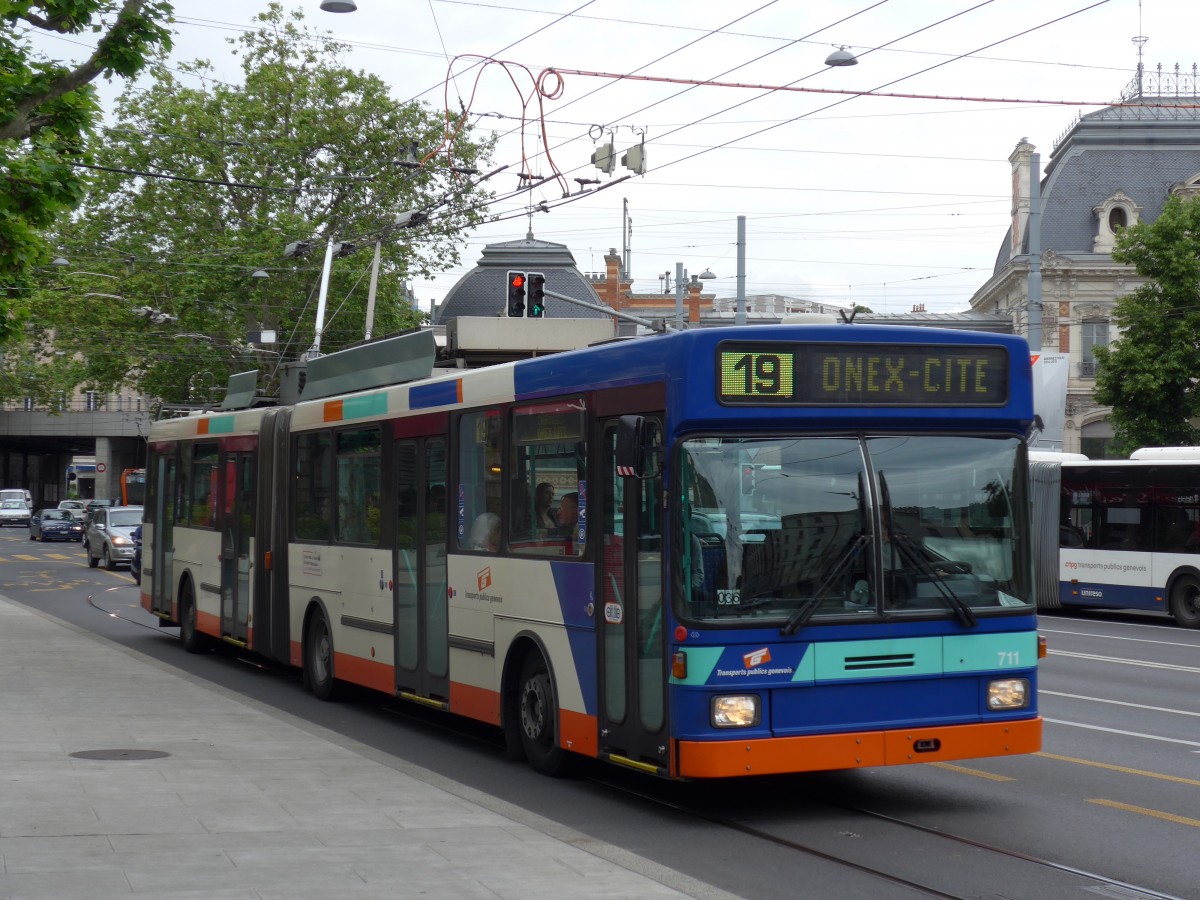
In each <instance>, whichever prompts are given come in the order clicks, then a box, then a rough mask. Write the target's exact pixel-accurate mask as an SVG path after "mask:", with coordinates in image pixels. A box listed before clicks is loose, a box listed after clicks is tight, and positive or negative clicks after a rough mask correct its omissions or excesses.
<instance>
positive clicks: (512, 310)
mask: <svg viewBox="0 0 1200 900" xmlns="http://www.w3.org/2000/svg"><path fill="white" fill-rule="evenodd" d="M508 316H509V318H510V319H523V318H525V273H524V272H509V273H508Z"/></svg>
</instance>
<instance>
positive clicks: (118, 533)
mask: <svg viewBox="0 0 1200 900" xmlns="http://www.w3.org/2000/svg"><path fill="white" fill-rule="evenodd" d="M141 524H142V507H140V506H102V507H97V508H94V509H93V511H92V515H91V518H90V519H89V520H88V524H87V532H86V533H85V534H84V537H83V549H84V550H86V551H87V558H88V565H89V566H91V567H92V568H93V569H94V568H96V566H98V565H100V563H102V562H103V563H104V568H106V569H108V570H110V571H111V570H113V569H115V568H116V567H117V565H118V564H120V563H125V564H126V565H128V564H129V563H131V562H132V561H133V550H134V543H133V537H132V535H133V529H135V528H137V527H138V526H139V525H141Z"/></svg>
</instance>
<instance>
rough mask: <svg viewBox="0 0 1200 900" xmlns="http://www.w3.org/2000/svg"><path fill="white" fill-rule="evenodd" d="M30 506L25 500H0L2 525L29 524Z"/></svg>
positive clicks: (0, 520)
mask: <svg viewBox="0 0 1200 900" xmlns="http://www.w3.org/2000/svg"><path fill="white" fill-rule="evenodd" d="M28 524H29V507H28V506H26V505H25V501H24V500H0V525H28Z"/></svg>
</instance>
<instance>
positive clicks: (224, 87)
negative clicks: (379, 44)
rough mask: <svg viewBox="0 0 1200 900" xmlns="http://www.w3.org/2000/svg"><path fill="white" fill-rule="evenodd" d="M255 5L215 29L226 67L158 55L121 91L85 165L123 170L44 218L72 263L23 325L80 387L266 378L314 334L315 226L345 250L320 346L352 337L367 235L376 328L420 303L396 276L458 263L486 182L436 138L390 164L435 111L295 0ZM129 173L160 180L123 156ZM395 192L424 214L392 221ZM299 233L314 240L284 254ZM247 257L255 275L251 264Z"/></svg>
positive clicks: (179, 387) (197, 385) (471, 160)
mask: <svg viewBox="0 0 1200 900" xmlns="http://www.w3.org/2000/svg"><path fill="white" fill-rule="evenodd" d="M259 22H260V24H261V27H260V28H259V30H257V31H254V32H250V33H247V34H245V35H242V36H240V37H238V38H237V39H231V40H230V44H231V45H232V46H233V48H234V53H235V55H237V56H238V57H240V60H241V63H242V68H243V72H244V80H243V83H242V84H240V85H230V84H224V83H221V82H218V81H215V80H213V79H212V75H211V68H210V66H209V65H208V64H207V63H206V62H204V61H196V62H193V63H191V64H184V65H182V66H178V67H177V68H179V69H181V70H182V71H183V72H185V73H186V76H176V75H173V74H172V73H170V72H168V71H165V70H155V71H153V73H152V75H153V83H152V84H150V85H149V86H148V87H145V88H129V89H127V90H126V92H125V93H124V94H123V95H122V97H121V99H120V101H119V103H118V107H117V109H116V111H115V120H116V121H115V124H114V125H113V127H112V128H110V129H108V130H107V132H106V133H105V134H104V135H103V136H101V137H99V138H98V139H97V140H96V141H95V142H94V145H93V148H92V149H93V152H94V154H95V156H96V159H97V162H98V163H101V164H102V165H104V166H106V167H108V168H111V169H118V170H127V171H124V172H121V171H103V172H98V173H97V174H96V175H95V176H94V178H93V183H92V186H91V190H90V191H89V194H88V197H87V200H86V202H85V204H84V205H83V207H82V208H81V210H80V212H79V213H78V214H77V215H76V216H75V217H74V218H73V219H72V220H71V221H70V222H69V223H67V224H65V225H64V226H63V227H62V228H61V229H60V232H59V235H58V238H59V242H60V246H62V247H63V248H64V252H66V255H67V256H68V257H69V258H70V259H71V261H72V269H78V270H84V271H81V272H76V273H75V274H68V273H69V272H71V270H67V272H60V273H55V276H53V277H54V278H55V279H56V284H55V285H53V287H55V288H64V289H63V290H45V291H43V292H41V294H40V295H39V297H38V300H39V302H41V303H42V304H43V315H42V316H40V317H39V321H40V322H43V323H44V328H43V330H42V331H40V332H38V333H37V334H34V333H33V332H31V338H30V339H31V342H32V341H35V340H42V341H45V342H46V343H45V344H44V345H43V346H46V347H48V346H49V341H50V340H51V339H53V345H54V346H55V347H56V348H57V349H58V350H60V351H62V350H66V351H67V357H66V358H70V359H75V358H76V356H77V355H78V357H81V358H82V359H83V360H84V370H83V372H82V382H81V384H83V385H86V386H89V387H93V388H95V389H98V390H100V391H101V392H102V393H107V392H110V391H113V390H115V389H116V388H117V387H118V386H125V387H127V388H130V389H134V390H138V391H141V392H143V393H146V394H149V395H151V396H154V397H159V398H161V399H163V400H164V401H166V402H188V401H195V400H196V399H199V397H198V394H199V395H201V396H203V395H206V394H207V392H208V389H209V387H210V386H211V385H214V384H215V386H216V387H217V389H218V391H219V390H220V389H222V388H223V387H224V385H225V382H226V380H227V378H228V376H229V375H230V374H233V373H236V372H244V371H248V370H249V369H253V368H259V369H260V371H261V372H262V376H261V377H260V380H259V384H260V386H265V387H268V388H269V387H271V386H272V385H271V379H272V377H273V376H276V374H277V368H278V364H279V362H280V360H281V359H282V358H289V359H294V358H296V357H297V356H298V355H299V354H300V353H301V352H303V351H305V350H307V349H308V348H309V347H310V346H311V345H312V343H313V341H314V336H315V334H314V333H315V326H316V321H315V320H316V316H315V312H316V306H317V296H318V288H319V283H320V275H321V270H322V266H323V262H324V251H325V245H326V241H327V240H328V239H329V238H332V239H333V240H335V241H340V242H353V243H355V244H356V245H357V247H358V248H359V250H358V251H357V252H356V253H354V254H353V255H350V256H347V257H345V258H339V259H335V260H334V262H333V265H332V267H331V280H330V285H329V289H328V301H327V311H326V314H325V321H324V331H323V333H322V336H321V337H322V341H321V348H320V349H321V351H322V352H326V353H328V352H333V351H335V350H338V349H341V348H342V347H344V346H347V345H350V344H353V343H356V342H359V341H361V340H362V338H363V334H364V330H365V321H366V303H367V293H368V291H367V288H368V284H369V280H370V274H369V273H370V269H371V263H372V255H373V250H374V245H375V242H376V241H377V240H380V242H381V265H380V273H379V281H378V292H377V296H376V304H375V313H374V323H373V328H372V334H373V335H374V336H382V335H386V334H389V333H394V332H396V331H399V330H403V329H405V328H410V327H413V326H415V325H417V324H419V323H420V322H421V321H422V320H423V316H422V315H421V314H420V313H419V312H417V311H416V310H414V309H413V308H412V306H411V305H410V303H409V298H408V294H407V290H406V287H405V282H406V281H407V280H408V279H410V278H414V277H426V276H428V275H429V274H430V273H433V272H435V271H441V270H444V269H446V268H450V267H452V266H454V265H456V264H458V263H459V262H460V257H459V249H458V248H459V246H460V243H459V242H460V235H461V233H462V232H463V231H464V230H465V229H468V228H470V227H471V226H473V225H475V224H477V223H478V222H480V221H482V219H483V217H484V212H483V210H484V209H485V206H486V200H487V196H488V195H487V194H486V193H485V192H484V191H483V190H482V189H481V188H479V187H477V186H473V185H472V184H471V183H470V180H469V179H466V178H463V177H461V176H458V175H455V174H453V173H451V172H450V171H449V167H450V165H451V161H450V158H449V156H448V154H447V153H446V152H445V151H443V152H442V153H440V154H439V155H437V156H434V157H432V158H430V159H428V160H427V161H426V164H425V165H424V166H423V167H422V168H420V169H415V170H414V169H406V168H403V167H401V166H397V165H395V164H393V160H394V159H396V158H397V157H398V156H399V155H400V151H399V148H400V146H401V145H403V144H407V143H408V142H411V141H415V142H416V143H417V145H418V147H421V148H424V149H425V150H426V151H428V150H431V149H433V148H436V147H438V146H439V144H440V143H441V141H442V136H443V133H444V131H445V127H446V126H445V122H444V117H443V115H442V114H441V113H440V112H439V111H435V110H432V109H430V108H428V107H426V106H423V105H420V104H417V103H409V104H403V105H402V104H399V103H397V102H396V101H395V100H393V99H392V97H391V96H390V95H389V90H388V86H387V85H386V84H385V83H384V82H383V81H382V80H380V79H379V78H377V77H375V76H373V75H369V74H366V73H364V72H361V71H354V70H351V69H349V68H347V67H346V66H345V65H344V64H343V63H342V57H343V56H344V55H345V52H346V47H345V46H344V45H340V44H337V43H335V42H333V41H331V40H329V39H328V38H327V37H326V36H323V35H322V34H319V33H314V32H313V31H311V30H310V29H308V28H307V27H306V26H305V25H304V24H303V13H301V12H299V11H296V12H293V13H290V14H287V13H285V12H284V11H283V9H282V7H281V6H280V5H279V4H277V3H272V4H271V6H270V9H269V10H268V11H267V12H265V13H263V14H262V15H260V16H259ZM185 81H186V82H187V85H185V84H184V82H185ZM197 81H199V85H198V86H191V85H193V84H196V83H197ZM468 135H469V128H468V129H464V130H463V132H462V133H461V134H460V135H459V138H458V139H457V140H456V141H455V143H454V144H453V146H452V147H451V154H452V157H453V165H454V166H456V167H468V166H473V167H478V166H480V165H482V164H483V163H484V162H485V161H486V159H487V157H488V155H489V153H490V147H489V146H487V145H486V144H480V143H477V142H474V141H472V139H471V138H470V137H469V136H468ZM138 172H155V173H163V174H168V173H169V174H170V175H171V176H172V178H153V177H137V176H136V175H132V174H129V173H138ZM406 210H429V218H428V221H427V222H425V223H424V224H421V225H419V226H417V227H414V228H406V229H403V230H400V229H395V228H393V227H391V226H392V225H393V223H394V222H395V219H396V216H397V214H398V213H400V212H402V211H406ZM299 240H306V241H309V242H311V251H310V253H309V254H308V255H307V256H306V257H303V258H299V259H284V258H283V251H284V248H285V246H286V245H287V244H289V243H291V242H293V241H299ZM258 269H265V270H266V271H267V272H268V273H269V276H270V277H269V278H265V279H264V278H253V277H251V273H253V272H254V271H256V270H258ZM85 272H93V273H100V274H101V275H110V276H116V278H89V276H87V275H86V274H85ZM89 292H92V293H95V292H103V293H109V294H120V295H123V297H124V298H125V300H124V301H123V302H122V301H120V300H115V301H114V300H105V299H103V298H95V297H93V298H85V297H84V294H86V293H89ZM144 307H149V308H151V309H153V310H157V311H160V312H161V313H165V314H167V315H169V316H171V317H174V319H173V320H162V321H159V322H158V323H157V324H156V323H155V322H154V321H153V320H152V319H147V318H146V317H145V316H141V315H137V314H136V313H135V310H137V309H140V308H144ZM160 319H161V317H160ZM50 329H53V333H51V331H50ZM263 329H274V330H275V331H276V332H277V334H278V335H279V343H278V344H277V345H276V346H275V347H274V348H273V350H274V352H270V351H262V350H253V349H250V348H248V347H247V345H246V336H247V332H250V331H259V330H263ZM59 360H60V363H61V364H62V365H64V366H65V365H66V362H65V358H63V357H60V358H59Z"/></svg>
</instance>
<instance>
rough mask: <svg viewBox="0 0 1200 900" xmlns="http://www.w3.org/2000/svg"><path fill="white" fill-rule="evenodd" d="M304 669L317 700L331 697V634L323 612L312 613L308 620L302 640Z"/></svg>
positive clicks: (332, 685)
mask: <svg viewBox="0 0 1200 900" xmlns="http://www.w3.org/2000/svg"><path fill="white" fill-rule="evenodd" d="M304 671H305V673H306V674H307V676H308V686H309V688H311V689H312V692H313V696H314V697H316V698H317V699H318V700H332V699H333V688H334V683H333V635H332V634H330V633H329V624H328V623H327V622H326V621H325V614H324V613H322V612H320V611H319V610H318V611H317V612H314V613H313V617H312V618H311V619H309V621H308V635H307V637H306V639H305V641H304Z"/></svg>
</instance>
